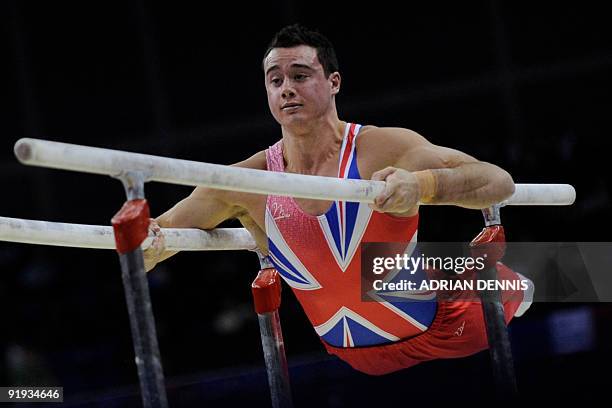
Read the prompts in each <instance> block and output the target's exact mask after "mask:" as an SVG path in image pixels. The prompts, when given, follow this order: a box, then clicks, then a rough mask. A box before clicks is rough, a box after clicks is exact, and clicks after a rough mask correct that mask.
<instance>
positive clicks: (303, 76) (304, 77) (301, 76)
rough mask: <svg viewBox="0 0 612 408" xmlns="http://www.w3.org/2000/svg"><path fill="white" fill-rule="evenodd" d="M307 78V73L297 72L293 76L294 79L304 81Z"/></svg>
mask: <svg viewBox="0 0 612 408" xmlns="http://www.w3.org/2000/svg"><path fill="white" fill-rule="evenodd" d="M306 78H308V75H306V74H295V76H294V77H293V79H295V80H296V81H303V80H305V79H306Z"/></svg>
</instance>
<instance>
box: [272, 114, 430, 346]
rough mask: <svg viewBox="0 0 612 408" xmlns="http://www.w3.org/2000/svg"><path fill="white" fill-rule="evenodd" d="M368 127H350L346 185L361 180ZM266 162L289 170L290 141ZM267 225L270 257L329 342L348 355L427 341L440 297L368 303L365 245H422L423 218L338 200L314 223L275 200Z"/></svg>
mask: <svg viewBox="0 0 612 408" xmlns="http://www.w3.org/2000/svg"><path fill="white" fill-rule="evenodd" d="M360 128H361V126H360V125H357V124H350V123H349V124H347V126H346V130H345V134H344V140H343V142H342V148H341V150H340V159H339V164H338V177H339V178H349V179H360V178H361V176H360V175H359V170H358V168H357V150H356V140H357V137H358V135H359V130H360ZM266 159H267V164H268V170H270V171H279V172H282V171H284V170H285V169H284V159H283V152H282V140H281V141H279V142H277V143H276V144H275V145H274V146H271V147H270V148H269V149H268V150H266ZM265 223H266V233H267V235H268V246H269V251H270V258H271V259H272V261H273V263H274V265H275V267H276V269H277V270H278V272H279V273H280V274H281V276H282V277H283V279H284V280H285V282H286V283H287V284H288V285H289V286H290V287H291V288H292V290H293V291H294V293H295V295H296V297H297V298H298V300H299V302H300V303H301V305H302V307H303V309H304V311H305V312H306V314H307V315H308V318H309V319H310V322H311V323H312V325H313V326H314V328H315V330H316V332H317V333H318V335H319V336H320V337H321V339H322V340H323V341H324V342H325V343H327V344H329V345H331V346H335V347H345V348H350V347H361V346H373V345H384V344H389V343H393V342H397V341H399V340H401V339H406V338H409V337H413V336H416V335H418V334H421V333H423V332H424V331H426V330H427V329H428V327H429V326H430V325H431V324H432V322H433V320H434V318H435V316H436V309H437V303H436V301H435V294H433V295H432V294H431V293H429V294H426V295H425V296H422V297H421V298H418V296H417V297H416V301H414V300H415V298H413V299H412V300H413V301H408V302H407V301H405V299H403V301H402V299H398V298H397V297H394V294H393V293H389V296H385V295H384V293H382V292H377V295H375V298H374V299H373V300H376V301H363V300H362V298H361V287H360V285H361V275H360V272H361V253H360V244H361V243H362V242H409V241H416V237H417V227H418V215H416V216H414V217H402V218H400V217H394V216H391V215H389V214H384V213H378V212H374V211H372V210H371V209H370V208H369V207H368V205H367V204H365V203H352V202H343V201H335V202H334V203H333V204H332V206H331V208H330V209H329V210H328V211H327V212H326V213H325V214H323V215H319V216H314V215H310V214H307V213H305V212H304V211H303V210H302V209H301V208H300V207H299V206H298V205H297V203H296V202H295V200H294V199H293V198H291V197H281V196H272V195H270V196H268V199H267V203H266V214H265ZM398 279H399V277H398ZM395 296H397V294H396V295H395ZM394 300H395V301H394ZM398 300H399V301H398Z"/></svg>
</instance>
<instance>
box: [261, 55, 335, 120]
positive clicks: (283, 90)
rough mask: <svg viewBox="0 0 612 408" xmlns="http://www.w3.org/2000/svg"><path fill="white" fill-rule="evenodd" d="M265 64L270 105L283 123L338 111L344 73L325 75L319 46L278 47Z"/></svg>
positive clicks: (276, 117)
mask: <svg viewBox="0 0 612 408" xmlns="http://www.w3.org/2000/svg"><path fill="white" fill-rule="evenodd" d="M263 67H264V72H265V75H266V77H265V81H266V92H267V94H268V105H269V106H270V111H271V112H272V115H273V116H274V118H275V119H276V120H277V121H278V123H280V124H281V125H283V126H291V125H297V126H299V125H304V124H305V122H308V121H312V120H318V119H321V118H324V117H325V116H326V115H328V114H329V113H330V112H333V113H334V114H335V112H336V108H335V102H334V95H336V94H337V93H338V91H339V90H340V74H339V73H337V72H334V73H332V74H330V75H329V77H326V76H325V73H324V71H323V66H322V65H321V63H320V62H319V59H318V57H317V50H316V49H315V48H312V47H309V46H306V45H300V46H297V47H292V48H274V49H272V51H270V53H269V54H268V55H267V56H266V58H265V59H264V64H263Z"/></svg>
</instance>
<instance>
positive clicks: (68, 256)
mask: <svg viewBox="0 0 612 408" xmlns="http://www.w3.org/2000/svg"><path fill="white" fill-rule="evenodd" d="M421 3H425V2H419V4H416V5H415V4H412V2H411V3H410V4H402V5H401V7H400V6H398V5H393V3H389V4H386V3H385V2H375V4H370V3H366V4H359V5H358V4H356V3H350V4H347V5H339V4H326V3H318V2H295V1H293V0H289V1H270V2H265V3H261V4H259V3H249V4H246V5H240V4H236V3H234V2H221V3H219V4H214V9H209V8H206V7H205V6H204V5H202V4H201V5H199V6H196V5H193V4H189V5H188V4H187V3H184V4H179V3H178V2H172V3H170V2H159V3H158V2H155V3H150V2H147V1H144V0H129V1H122V2H112V1H106V2H61V1H55V2H43V1H40V2H33V1H18V0H6V1H2V2H1V3H0V30H1V31H0V58H1V59H0V61H1V64H0V78H1V79H0V84H2V86H1V87H0V178H1V179H2V188H1V189H0V194H1V200H0V215H1V216H6V217H15V218H28V219H44V220H51V221H61V222H74V223H83V224H106V225H108V224H109V220H110V218H111V217H112V215H113V214H114V213H115V212H116V211H117V210H118V209H119V208H120V206H121V205H122V203H123V200H124V195H123V189H122V187H121V185H120V183H119V182H117V181H115V180H112V179H110V178H104V177H100V176H93V175H86V174H80V173H69V172H63V171H56V170H49V169H42V168H33V167H25V166H22V165H20V164H18V162H17V160H16V159H15V157H14V156H13V144H14V143H15V141H16V140H18V139H19V138H21V137H38V138H43V139H49V140H56V141H64V142H70V143H76V144H84V145H92V146H99V147H107V148H115V149H123V150H130V151H137V152H143V153H150V154H156V155H161V156H170V157H177V158H183V159H191V160H198V161H205V162H211V163H219V164H229V163H233V162H236V161H239V160H242V159H244V158H246V157H248V156H250V155H251V154H253V153H255V152H256V151H259V150H262V149H265V148H266V147H267V146H269V145H272V144H273V143H274V142H275V141H276V140H278V139H279V138H280V129H279V127H278V126H277V124H276V123H275V122H274V120H273V118H272V116H271V115H270V114H269V112H268V107H267V101H266V96H265V89H264V86H263V73H262V71H261V61H262V56H263V52H264V50H265V49H266V46H267V44H268V42H269V40H270V39H271V37H272V36H273V34H274V33H275V32H276V31H277V30H279V29H280V28H281V27H282V26H284V25H285V24H288V23H293V22H301V23H303V24H306V25H308V26H311V27H315V28H318V29H319V30H320V31H321V32H323V33H324V34H325V35H327V36H328V37H329V38H330V40H331V41H332V42H333V43H334V44H335V46H336V51H337V53H338V57H339V60H340V70H341V74H342V77H343V83H342V91H341V93H340V95H339V96H338V98H337V105H338V109H339V114H340V117H341V119H344V120H347V121H352V122H357V123H363V124H374V125H378V126H401V127H407V128H410V129H413V130H415V131H417V132H419V133H421V134H422V135H424V136H425V137H427V138H428V139H429V140H431V141H432V142H434V143H436V144H440V145H445V146H449V147H453V148H456V149H460V150H463V151H465V152H467V153H469V154H472V155H474V156H475V157H477V158H479V159H481V160H485V161H490V162H493V163H495V164H498V165H500V166H501V167H503V168H505V169H507V170H508V171H509V172H510V173H511V174H512V175H513V177H514V180H515V181H516V182H519V183H520V182H530V183H571V184H573V185H574V186H575V187H576V190H577V192H578V198H577V201H576V203H575V204H574V205H573V206H571V207H559V208H552V207H545V208H535V207H529V208H527V207H524V208H518V207H514V208H509V209H505V210H503V211H502V219H503V221H504V224H505V225H506V228H507V239H508V240H509V241H610V239H609V236H608V231H607V228H608V227H609V215H608V214H609V202H610V180H609V176H608V167H609V150H608V146H609V142H608V140H609V136H610V132H611V131H612V115H611V114H610V109H611V107H612V103H611V102H610V95H611V91H612V35H611V34H612V33H611V29H610V23H609V14H608V13H607V12H606V11H605V10H604V6H595V4H596V3H595V2H593V3H591V4H589V3H587V2H581V3H580V4H578V3H576V2H573V3H569V4H565V3H563V2H510V1H500V0H490V1H471V2H448V3H445V2H427V4H421ZM536 3H537V4H536ZM146 191H147V196H148V199H149V201H150V205H151V210H152V213H153V214H154V215H158V214H159V213H161V212H163V211H165V210H166V209H167V208H169V207H170V206H172V205H173V204H174V203H175V202H177V201H178V200H179V199H181V198H182V197H184V196H185V195H187V194H188V193H189V192H190V188H186V187H179V186H171V185H162V184H150V185H147V187H146ZM224 226H236V227H237V226H239V225H238V224H236V223H233V222H228V223H226V224H224ZM481 228H482V221H481V216H480V214H479V213H478V212H477V211H469V210H462V209H458V208H451V207H444V208H424V209H423V210H422V218H421V228H420V231H419V238H420V240H422V241H469V240H471V239H472V238H473V237H474V236H475V235H476V234H477V233H478V232H479V231H480V229H481ZM257 270H258V262H257V259H256V256H255V255H254V254H252V253H246V252H244V253H243V252H233V253H186V254H180V255H178V256H176V257H174V258H173V259H171V260H169V261H168V262H166V263H164V264H162V265H161V266H159V267H157V268H156V270H155V272H153V273H152V274H150V275H149V283H150V286H151V296H152V299H153V305H154V312H155V317H156V320H157V330H158V336H159V342H160V348H161V354H162V358H163V364H164V371H165V375H166V379H167V383H168V385H169V387H170V388H169V396H170V400H171V402H172V403H173V406H192V405H193V406H199V405H201V404H202V403H204V402H206V403H208V404H209V405H213V406H216V405H225V404H229V403H230V402H232V401H233V402H237V403H238V402H245V401H249V402H255V403H256V405H259V404H262V405H264V406H265V405H266V404H268V403H269V402H268V398H269V397H268V394H267V393H268V391H267V386H266V382H265V374H264V372H263V371H262V367H263V358H262V352H261V345H260V340H259V330H258V326H257V318H256V315H255V313H254V312H253V311H252V306H251V304H252V303H251V297H250V296H251V295H250V282H251V281H252V279H253V278H254V276H255V274H256V272H257ZM0 271H1V272H0V316H1V317H2V318H1V320H0V321H1V322H2V327H1V328H0V385H45V384H56V385H63V386H64V392H65V395H66V401H71V402H72V403H74V404H75V405H79V406H81V405H83V406H85V403H87V402H88V401H103V402H98V403H95V402H91V403H88V404H89V405H87V406H137V405H138V404H139V400H138V395H137V390H136V384H137V376H136V369H135V365H134V363H133V350H132V344H131V338H130V331H129V321H128V316H127V313H126V305H125V300H124V297H123V288H122V285H121V278H120V270H119V263H118V259H117V256H116V254H115V253H114V252H112V251H102V250H86V249H70V248H55V247H34V246H28V245H25V244H12V243H1V244H0ZM283 303H284V306H283V308H282V309H281V319H282V323H283V327H284V332H285V333H284V334H285V340H286V348H287V353H288V358H289V363H290V365H291V367H292V369H291V370H292V371H291V373H292V381H293V384H294V394H295V396H296V398H297V399H298V401H299V404H298V405H300V404H301V405H303V406H310V405H314V404H316V405H319V406H344V405H347V404H349V403H352V404H358V405H359V403H365V402H366V401H368V402H369V401H375V402H381V401H382V402H385V401H391V400H396V399H397V400H400V401H404V402H406V403H407V402H410V401H414V400H417V401H432V400H436V399H444V400H450V401H455V402H456V400H455V398H467V397H466V395H469V400H475V399H479V398H481V397H484V396H485V395H486V394H487V393H486V390H487V389H490V387H491V378H490V377H491V375H490V367H489V361H488V355H487V354H486V353H480V354H478V355H476V356H473V357H469V358H466V359H462V360H446V361H435V362H430V363H427V364H422V365H421V366H417V367H414V368H412V369H410V370H404V371H402V372H400V373H397V374H394V375H391V376H385V377H382V378H372V377H367V376H364V375H360V374H358V373H355V372H353V371H351V370H349V369H347V366H346V365H344V364H343V363H339V362H338V361H337V360H335V359H331V358H328V357H326V355H325V353H324V351H323V348H322V346H321V345H320V343H319V342H318V339H317V337H316V335H315V333H314V331H313V330H312V328H311V327H310V326H309V324H308V322H307V320H306V318H305V316H304V315H303V313H302V312H301V310H300V308H299V305H297V304H296V302H295V299H294V298H293V296H292V294H291V293H290V291H289V290H285V291H284V294H283ZM611 310H612V309H611V308H610V306H609V305H608V304H560V303H557V304H535V305H534V306H533V307H532V309H531V310H530V311H529V312H528V313H527V314H526V315H525V316H524V317H522V318H520V319H517V320H516V321H515V322H514V323H513V324H512V325H511V335H512V338H513V342H514V344H513V346H514V348H515V354H516V359H517V370H518V374H519V385H520V387H521V388H522V389H523V390H526V391H525V394H527V393H530V394H532V395H533V396H535V397H537V398H540V399H555V398H560V399H561V398H563V399H565V398H568V397H571V396H576V397H578V396H580V397H582V398H583V399H585V398H586V399H588V398H598V397H599V396H600V395H606V394H605V392H606V390H605V389H604V384H606V377H605V375H604V376H599V375H597V374H595V372H596V371H599V370H602V369H604V370H605V369H606V368H607V367H608V366H609V364H610V362H611V361H612V359H611V358H610V346H609V344H610V340H611V337H612V336H610V323H611V321H612V312H611ZM460 396H461V397H460ZM463 401H464V402H465V401H466V400H463Z"/></svg>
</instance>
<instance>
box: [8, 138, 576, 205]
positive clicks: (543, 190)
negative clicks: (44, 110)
mask: <svg viewBox="0 0 612 408" xmlns="http://www.w3.org/2000/svg"><path fill="white" fill-rule="evenodd" d="M15 155H16V156H17V158H18V159H19V161H20V162H22V163H23V164H28V165H33V166H41V167H50V168H56V169H64V170H72V171H79V172H84V173H94V174H104V175H109V176H113V177H117V176H120V175H121V174H122V173H124V172H126V171H141V172H143V173H144V175H145V177H146V181H159V182H162V183H171V184H182V185H188V186H204V187H211V188H217V189H222V190H234V191H242V192H248V193H258V194H272V195H284V196H293V197H300V198H310V199H320V200H339V201H358V202H367V203H371V202H373V201H374V198H375V197H376V196H377V195H378V194H379V193H380V192H381V191H382V190H383V189H384V186H385V183H384V182H383V181H370V180H346V179H338V178H335V177H321V176H307V175H302V174H291V173H280V172H272V171H265V170H255V169H245V168H239V167H233V166H225V165H219V164H209V163H201V162H195V161H190V160H180V159H171V158H167V157H160V156H151V155H146V154H140V153H130V152H124V151H119V150H110V149H102V148H97V147H88V146H80V145H74V144H67V143H59V142H51V141H47V140H40V139H28V138H24V139H20V140H18V141H17V143H16V144H15ZM575 198H576V191H575V190H574V188H573V187H572V186H571V185H568V184H517V185H516V192H515V194H514V195H513V196H512V197H510V198H509V199H508V200H506V201H505V202H504V203H502V204H503V205H569V204H572V203H573V202H574V200H575Z"/></svg>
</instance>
